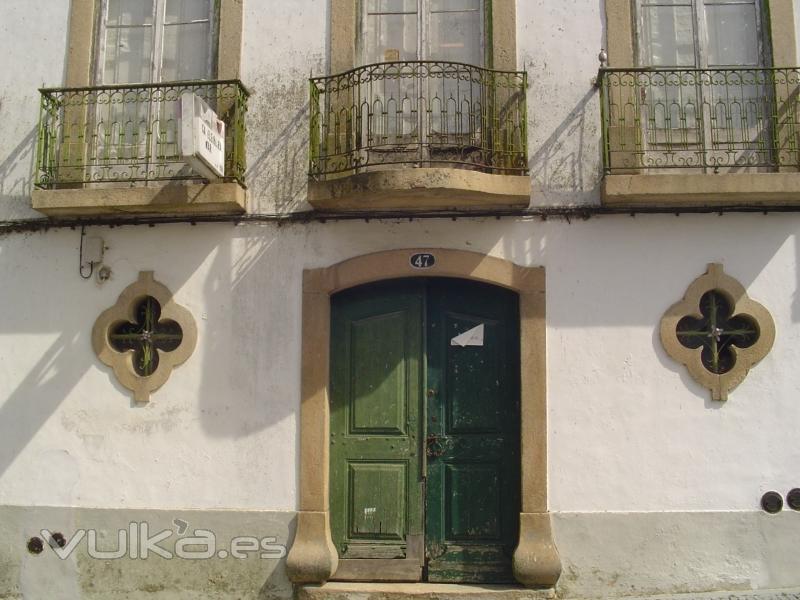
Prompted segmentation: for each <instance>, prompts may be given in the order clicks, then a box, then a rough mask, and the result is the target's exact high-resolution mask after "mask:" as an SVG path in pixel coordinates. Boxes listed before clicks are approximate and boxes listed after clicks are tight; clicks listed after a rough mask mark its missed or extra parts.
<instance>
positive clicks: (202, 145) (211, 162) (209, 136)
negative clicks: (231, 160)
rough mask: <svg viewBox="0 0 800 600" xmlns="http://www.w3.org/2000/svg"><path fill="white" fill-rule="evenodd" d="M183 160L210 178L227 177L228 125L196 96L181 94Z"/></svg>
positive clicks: (187, 93) (200, 173) (190, 93)
mask: <svg viewBox="0 0 800 600" xmlns="http://www.w3.org/2000/svg"><path fill="white" fill-rule="evenodd" d="M181 158H182V159H183V160H184V161H186V163H187V164H188V165H189V166H190V167H192V169H194V171H195V172H197V173H198V174H199V175H202V176H203V177H207V178H208V179H216V178H218V177H224V176H225V123H223V122H222V121H221V120H220V119H219V117H218V116H217V113H215V112H214V111H213V109H212V108H211V107H210V106H209V105H208V104H206V102H205V101H204V100H203V99H202V98H200V97H199V96H198V95H197V94H193V93H192V92H183V93H182V94H181Z"/></svg>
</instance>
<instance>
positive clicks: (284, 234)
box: [0, 214, 800, 511]
mask: <svg viewBox="0 0 800 600" xmlns="http://www.w3.org/2000/svg"><path fill="white" fill-rule="evenodd" d="M798 229H800V217H797V216H794V215H785V214H784V215H769V216H762V215H760V214H759V215H756V216H745V215H730V214H729V215H725V216H722V217H720V216H716V215H708V216H693V217H692V216H682V217H675V216H651V217H643V216H639V217H636V218H631V217H626V216H619V217H600V218H593V219H590V220H589V221H579V222H573V223H571V224H568V223H566V222H565V221H553V220H548V221H547V222H542V221H540V220H509V219H503V220H499V221H498V220H470V221H467V220H459V221H456V222H452V221H449V220H437V221H423V222H419V221H416V222H413V223H408V222H402V223H401V222H396V223H395V222H392V223H387V222H375V221H372V222H370V223H364V222H353V223H327V224H313V225H292V226H282V227H277V226H274V225H263V226H259V225H249V226H239V227H235V226H232V225H225V224H216V225H213V224H210V225H198V226H196V227H192V226H189V225H172V226H160V227H156V228H140V227H125V228H118V229H113V230H112V229H108V228H93V229H92V230H90V233H91V235H100V236H102V237H103V239H104V240H105V242H106V243H107V245H108V246H109V250H108V251H107V254H106V264H108V265H109V266H110V267H111V268H112V270H113V278H112V280H111V281H109V282H107V283H105V284H104V285H102V286H100V285H98V284H97V283H96V282H95V281H94V280H91V281H84V280H82V279H81V278H80V277H79V275H78V273H77V264H78V243H79V236H80V234H79V232H78V231H69V230H66V231H63V230H62V231H57V232H56V231H54V232H50V233H46V234H44V233H43V234H30V235H14V236H9V237H7V238H5V239H4V242H3V245H2V250H0V276H2V279H3V281H13V282H14V284H13V285H10V286H3V289H2V292H0V305H2V306H3V307H4V311H3V312H2V316H0V339H2V340H3V341H2V343H1V344H0V385H2V393H0V397H2V399H3V403H2V408H0V428H1V429H2V432H1V433H2V435H0V440H2V443H3V445H4V452H3V454H2V456H3V457H4V458H3V464H2V477H0V503H7V504H28V503H32V504H46V505H76V506H96V507H116V506H124V507H132V508H143V507H153V506H159V507H182V508H187V507H193V508H221V507H225V508H259V509H270V510H287V509H288V510H292V509H294V508H295V507H296V501H297V495H296V487H297V486H296V478H297V465H296V459H297V453H296V448H297V411H298V405H299V377H300V374H299V365H298V361H299V355H300V347H299V343H300V289H301V272H302V269H303V268H308V267H318V266H323V265H329V264H332V263H335V262H338V261H340V260H343V259H345V258H348V257H351V256H355V255H358V254H363V253H368V252H374V251H376V250H381V249H387V248H402V247H411V246H428V245H430V244H431V241H432V240H436V245H441V246H443V247H451V248H463V249H469V250H473V251H478V252H487V253H490V254H492V255H496V256H500V257H504V258H507V259H509V260H512V261H514V262H516V263H518V264H523V265H543V266H545V267H546V270H547V281H548V286H547V300H548V315H547V325H548V348H547V350H548V379H547V384H548V401H549V418H550V423H549V432H550V434H549V443H550V448H549V465H550V506H551V509H552V510H554V511H665V510H750V509H752V510H756V509H757V508H758V502H759V499H760V496H761V494H762V493H763V492H764V491H765V490H767V489H777V490H781V491H784V492H785V491H786V490H788V489H790V488H792V487H795V486H797V485H799V484H800V482H798V480H797V473H796V465H797V464H798V461H800V450H798V449H797V447H796V444H794V443H793V439H794V431H793V428H792V427H787V426H786V424H787V423H795V422H797V420H798V419H800V405H799V404H798V403H797V402H795V398H794V390H796V389H797V388H798V387H800V374H798V373H797V372H796V370H794V369H791V368H787V365H792V364H794V362H795V359H796V358H797V355H798V352H800V351H799V350H798V349H797V348H798V347H799V346H798V343H797V342H798V339H799V338H800V327H798V324H797V320H798V315H800V309H798V306H797V300H796V295H797V285H798V281H797V248H796V244H795V236H796V232H797V231H798ZM712 261H716V262H722V263H723V264H725V265H726V268H727V270H728V272H729V273H730V274H731V275H732V276H734V277H736V278H737V279H738V280H739V281H741V282H742V283H743V284H744V285H745V286H746V287H747V288H748V290H749V292H750V294H751V295H752V297H754V298H755V299H757V300H758V301H760V302H761V303H763V304H764V305H765V306H766V307H767V308H768V309H769V310H770V311H771V313H772V315H773V317H774V319H775V322H776V328H777V331H778V335H777V338H776V342H775V346H774V348H773V350H772V352H771V354H770V355H769V356H768V357H767V358H766V359H765V360H764V362H763V363H762V364H760V365H758V366H757V367H756V368H755V369H754V370H753V371H752V372H751V374H750V375H749V376H748V378H747V379H746V380H745V382H744V383H743V384H742V385H741V386H740V387H739V388H738V389H737V390H735V391H734V392H733V393H732V394H731V399H730V400H729V401H728V402H727V403H726V404H721V403H717V402H712V401H711V400H710V399H709V394H708V392H707V391H706V390H704V389H702V388H700V387H699V386H698V385H697V384H695V383H694V381H693V380H692V379H691V378H690V377H689V376H688V375H687V374H686V373H685V370H684V369H683V368H681V367H679V366H678V365H677V364H675V363H674V362H673V361H671V360H670V359H669V358H668V357H667V356H666V355H665V353H664V351H663V349H662V348H661V345H660V342H659V340H658V333H657V328H658V322H659V319H660V318H661V315H662V314H663V312H664V311H665V310H666V308H668V307H669V306H670V305H671V304H672V303H673V302H675V301H677V300H678V299H680V297H681V296H682V295H683V293H684V291H685V290H686V287H687V286H688V284H689V283H690V282H691V281H692V280H693V279H694V278H695V277H697V276H699V275H700V274H702V273H703V272H704V270H705V266H706V263H708V262H712ZM149 269H153V270H155V272H156V276H157V279H159V280H160V281H162V282H163V283H165V284H166V285H167V286H168V287H169V288H170V289H172V290H173V291H174V292H175V294H176V299H177V301H178V302H180V303H181V304H183V305H185V306H186V307H187V308H189V309H190V310H191V311H192V313H193V314H194V315H195V318H196V319H197V323H198V328H199V343H198V347H197V350H196V352H195V354H194V355H193V356H192V358H191V359H190V360H189V361H188V362H187V363H186V364H185V365H183V366H181V367H179V368H178V369H177V370H176V371H175V372H174V373H173V375H172V377H171V379H170V380H169V381H168V383H167V384H166V385H165V386H164V387H163V388H162V389H161V390H159V391H157V392H156V393H155V394H154V395H153V398H152V401H151V403H150V404H149V405H147V406H144V407H140V406H132V405H131V401H130V398H129V395H128V393H127V392H126V391H125V390H124V389H122V388H121V387H120V386H119V385H118V384H117V383H116V381H115V379H114V378H113V376H112V375H111V374H110V372H109V370H108V369H107V368H106V367H104V366H102V365H101V364H99V362H98V361H97V360H96V358H95V357H94V354H93V353H92V350H91V347H90V340H89V336H90V332H91V327H92V325H93V323H94V320H95V319H96V317H97V315H98V314H99V313H100V312H101V311H102V310H103V309H104V308H106V307H108V306H111V305H112V304H113V303H114V302H115V301H116V297H117V295H118V294H119V292H120V291H121V290H122V289H123V288H124V287H125V286H127V285H128V284H129V283H131V282H132V281H134V280H135V279H136V275H137V273H138V271H139V270H149ZM62 299H63V301H62ZM54 481H55V482H57V483H58V485H53V482H54Z"/></svg>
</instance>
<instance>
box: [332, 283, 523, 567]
mask: <svg viewBox="0 0 800 600" xmlns="http://www.w3.org/2000/svg"><path fill="white" fill-rule="evenodd" d="M331 311H332V314H331V397H330V402H331V424H330V443H331V448H330V449H331V453H330V457H331V465H330V484H331V487H330V510H331V531H332V536H333V542H334V544H335V546H336V549H337V551H338V553H339V559H340V566H339V570H338V571H337V574H336V576H335V578H336V579H351V580H395V581H419V580H427V581H438V582H510V581H513V577H512V574H511V555H512V552H513V549H514V547H515V546H516V543H517V538H518V531H519V512H520V450H519V444H520V439H519V438H520V436H519V427H520V413H519V304H518V297H517V295H516V294H515V293H513V292H511V291H509V290H505V289H502V288H498V287H495V286H490V285H485V284H481V283H477V282H471V281H464V280H457V279H433V278H431V279H404V280H395V281H390V282H385V283H380V284H372V285H368V286H362V287H359V288H355V289H352V290H347V291H345V292H342V293H340V294H337V295H336V296H334V297H333V298H332V300H331Z"/></svg>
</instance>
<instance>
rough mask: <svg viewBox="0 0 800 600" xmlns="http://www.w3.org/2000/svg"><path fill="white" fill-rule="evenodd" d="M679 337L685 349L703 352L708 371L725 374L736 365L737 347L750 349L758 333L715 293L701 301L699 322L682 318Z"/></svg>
mask: <svg viewBox="0 0 800 600" xmlns="http://www.w3.org/2000/svg"><path fill="white" fill-rule="evenodd" d="M677 335H678V340H679V341H680V343H681V344H683V345H684V346H685V347H687V348H702V351H701V354H700V359H701V360H702V362H703V366H704V367H705V368H706V369H708V370H709V371H711V372H712V373H716V374H722V373H727V372H728V371H730V370H731V369H732V368H733V367H734V365H735V364H736V351H735V349H734V347H737V348H749V347H750V346H752V345H753V344H755V343H756V342H757V341H758V338H759V331H758V325H756V322H755V321H754V320H753V319H752V318H751V317H749V316H747V315H736V316H734V315H733V307H732V305H731V303H730V302H729V301H728V299H727V298H726V297H725V296H724V295H723V294H722V293H720V292H718V291H716V290H712V291H710V292H706V293H705V294H703V296H702V298H700V318H697V317H694V316H687V317H684V318H682V319H681V320H680V321H679V322H678V327H677Z"/></svg>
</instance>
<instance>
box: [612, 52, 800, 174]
mask: <svg viewBox="0 0 800 600" xmlns="http://www.w3.org/2000/svg"><path fill="white" fill-rule="evenodd" d="M598 85H599V87H600V94H601V111H602V127H603V154H604V164H605V170H606V173H614V172H619V171H628V172H629V171H630V170H637V169H684V168H699V169H707V170H710V171H714V172H719V171H720V170H721V169H724V170H725V171H728V172H736V171H742V170H745V169H749V170H754V169H755V170H765V169H766V170H769V169H777V168H778V167H781V168H783V167H794V168H797V167H798V166H800V145H799V140H798V134H800V113H798V108H800V107H799V106H798V93H800V68H795V67H792V68H751V67H741V68H738V67H737V68H716V69H683V68H653V69H601V71H600V74H599V77H598Z"/></svg>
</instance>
